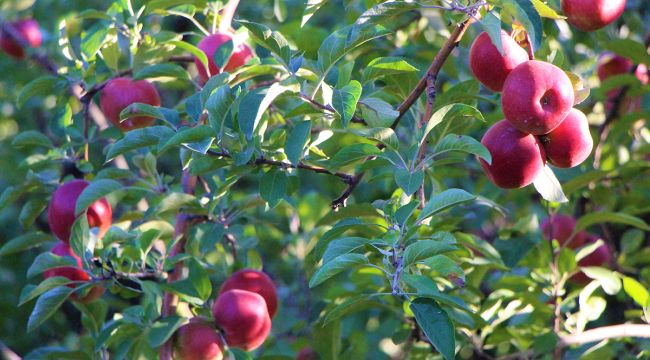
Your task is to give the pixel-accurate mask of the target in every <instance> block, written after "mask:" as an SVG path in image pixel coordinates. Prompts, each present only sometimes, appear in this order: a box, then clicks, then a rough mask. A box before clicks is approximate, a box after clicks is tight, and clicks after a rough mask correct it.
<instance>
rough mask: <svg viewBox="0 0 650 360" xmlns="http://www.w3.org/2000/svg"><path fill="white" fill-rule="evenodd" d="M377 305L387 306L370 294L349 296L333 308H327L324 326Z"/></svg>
mask: <svg viewBox="0 0 650 360" xmlns="http://www.w3.org/2000/svg"><path fill="white" fill-rule="evenodd" d="M377 307H379V308H381V307H386V306H385V305H383V304H382V303H381V302H379V301H377V300H375V299H373V298H372V296H371V295H370V294H361V295H355V296H352V297H349V298H347V299H345V300H343V301H342V302H341V303H340V304H336V306H334V307H333V308H329V309H327V311H326V312H325V317H324V318H323V326H325V325H327V324H329V323H331V322H332V321H335V320H338V319H340V318H342V317H343V316H346V315H348V314H351V313H353V312H357V311H361V310H365V309H369V308H377Z"/></svg>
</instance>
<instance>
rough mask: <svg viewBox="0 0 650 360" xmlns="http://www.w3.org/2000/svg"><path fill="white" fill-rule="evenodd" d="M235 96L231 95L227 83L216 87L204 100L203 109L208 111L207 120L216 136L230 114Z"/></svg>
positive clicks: (218, 135)
mask: <svg viewBox="0 0 650 360" xmlns="http://www.w3.org/2000/svg"><path fill="white" fill-rule="evenodd" d="M234 100H235V98H234V97H233V96H232V93H231V90H230V87H229V86H228V85H224V86H220V87H218V88H216V89H215V90H214V91H213V92H212V94H210V97H209V98H208V100H207V101H206V102H205V109H206V110H207V111H208V121H209V122H210V126H212V128H213V129H214V131H215V132H216V134H217V137H220V133H221V131H222V129H223V124H224V122H225V121H226V119H227V118H228V116H229V114H230V109H231V108H232V104H233V102H234Z"/></svg>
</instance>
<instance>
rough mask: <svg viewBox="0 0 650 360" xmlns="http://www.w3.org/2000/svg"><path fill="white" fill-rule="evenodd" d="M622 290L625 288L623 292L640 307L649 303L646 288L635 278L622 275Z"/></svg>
mask: <svg viewBox="0 0 650 360" xmlns="http://www.w3.org/2000/svg"><path fill="white" fill-rule="evenodd" d="M623 290H625V293H626V294H627V295H628V296H629V297H631V298H632V300H634V302H635V303H637V304H638V305H639V306H641V307H642V308H645V307H647V306H648V305H650V302H648V299H649V298H650V295H649V294H648V290H647V289H646V288H645V287H644V286H643V285H641V283H639V282H638V281H636V280H635V279H633V278H631V277H628V276H623Z"/></svg>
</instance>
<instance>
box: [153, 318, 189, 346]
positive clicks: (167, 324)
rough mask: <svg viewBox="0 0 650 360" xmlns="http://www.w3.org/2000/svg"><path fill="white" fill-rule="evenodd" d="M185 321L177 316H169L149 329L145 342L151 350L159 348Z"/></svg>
mask: <svg viewBox="0 0 650 360" xmlns="http://www.w3.org/2000/svg"><path fill="white" fill-rule="evenodd" d="M183 321H185V319H184V318H182V317H180V316H178V315H171V316H167V317H164V318H162V319H160V320H158V321H156V322H154V323H153V324H151V326H150V327H149V331H148V332H147V341H148V342H149V345H150V346H151V347H152V348H157V347H160V346H161V345H162V344H164V343H165V342H166V341H167V340H169V338H170V337H171V336H172V335H173V334H174V332H175V331H176V330H177V329H178V328H179V327H181V325H182V324H183Z"/></svg>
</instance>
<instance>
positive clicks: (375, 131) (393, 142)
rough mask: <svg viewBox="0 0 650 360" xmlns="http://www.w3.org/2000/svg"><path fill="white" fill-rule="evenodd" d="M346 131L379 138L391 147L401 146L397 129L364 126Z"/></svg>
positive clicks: (369, 137)
mask: <svg viewBox="0 0 650 360" xmlns="http://www.w3.org/2000/svg"><path fill="white" fill-rule="evenodd" d="M346 131H349V132H351V133H353V134H355V135H358V136H361V137H364V138H367V139H373V140H377V141H379V142H380V143H382V144H384V145H386V146H387V147H389V148H391V149H397V148H399V140H398V139H397V135H396V134H395V131H394V130H393V129H391V128H388V127H378V128H365V127H364V128H361V129H348V130H346Z"/></svg>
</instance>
